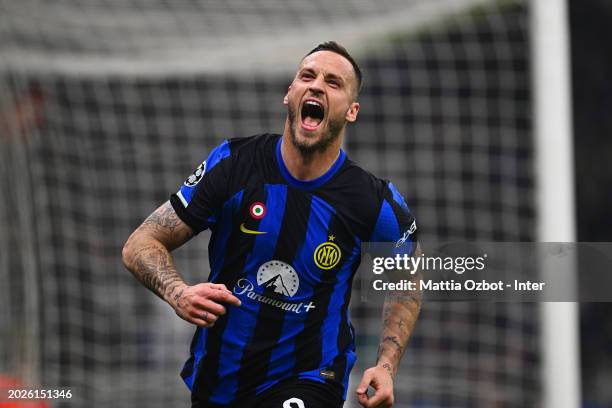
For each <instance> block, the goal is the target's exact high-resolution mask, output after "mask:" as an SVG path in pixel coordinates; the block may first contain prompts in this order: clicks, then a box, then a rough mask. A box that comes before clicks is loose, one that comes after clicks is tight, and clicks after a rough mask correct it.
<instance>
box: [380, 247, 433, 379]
mask: <svg viewBox="0 0 612 408" xmlns="http://www.w3.org/2000/svg"><path fill="white" fill-rule="evenodd" d="M417 251H418V252H416V253H415V255H414V256H418V255H419V253H420V251H419V250H417ZM418 278H419V274H418V273H417V274H414V275H411V278H410V280H412V281H413V282H417V284H418ZM421 295H422V294H421V291H420V290H414V291H408V290H407V291H396V292H395V293H392V294H388V295H387V297H386V299H385V303H384V306H383V329H382V332H381V336H380V338H381V342H380V345H379V347H378V357H377V362H376V365H377V366H381V367H383V368H384V369H385V370H386V371H387V372H388V373H389V375H390V376H391V378H394V377H395V374H396V373H397V369H398V366H399V363H400V360H401V358H402V356H403V355H404V352H405V351H406V346H407V345H408V341H409V340H410V335H411V334H412V330H413V329H414V325H415V324H416V321H417V319H418V317H419V311H420V310H421Z"/></svg>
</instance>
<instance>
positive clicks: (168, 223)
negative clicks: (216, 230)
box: [139, 201, 193, 250]
mask: <svg viewBox="0 0 612 408" xmlns="http://www.w3.org/2000/svg"><path fill="white" fill-rule="evenodd" d="M139 229H141V230H143V231H146V232H147V233H148V234H150V235H152V236H156V237H159V239H160V241H162V242H165V243H167V245H166V246H167V248H168V249H169V250H172V249H175V248H177V247H179V246H180V245H182V244H183V243H185V242H186V241H188V240H189V239H190V238H192V237H193V231H192V230H191V228H189V227H188V226H187V225H186V224H185V223H183V222H182V221H181V219H180V218H179V217H178V215H176V212H175V211H174V208H172V205H171V204H170V202H169V201H166V202H165V203H164V204H163V205H162V206H160V207H159V208H158V209H157V210H155V211H154V212H153V214H151V215H149V217H148V218H147V219H146V220H145V221H144V222H143V223H142V225H141V226H140V227H139Z"/></svg>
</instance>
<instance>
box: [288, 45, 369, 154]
mask: <svg viewBox="0 0 612 408" xmlns="http://www.w3.org/2000/svg"><path fill="white" fill-rule="evenodd" d="M356 88H357V78H356V76H355V73H354V71H353V66H352V65H351V63H350V62H349V61H348V60H347V59H346V58H344V57H343V56H341V55H339V54H336V53H335V52H331V51H318V52H315V53H313V54H311V55H308V56H307V57H306V58H304V60H303V61H302V64H301V65H300V67H299V69H298V72H297V74H296V76H295V78H294V79H293V82H292V83H291V85H290V86H289V90H288V92H287V95H285V99H284V103H285V105H287V118H288V120H289V133H290V136H291V141H292V143H293V145H294V146H295V147H297V148H298V149H299V150H300V151H301V152H302V153H303V154H306V155H307V154H312V153H314V152H316V151H324V150H325V149H326V148H327V147H329V146H330V145H332V144H333V143H334V142H335V141H337V140H338V137H339V136H340V134H341V133H342V131H343V130H344V127H345V126H346V123H347V122H354V121H355V120H356V119H357V113H358V112H359V104H358V103H357V102H355V93H356Z"/></svg>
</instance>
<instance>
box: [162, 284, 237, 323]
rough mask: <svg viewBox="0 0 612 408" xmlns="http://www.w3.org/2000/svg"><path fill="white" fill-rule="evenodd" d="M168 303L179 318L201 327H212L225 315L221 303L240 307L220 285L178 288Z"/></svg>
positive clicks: (182, 286) (230, 293)
mask: <svg viewBox="0 0 612 408" xmlns="http://www.w3.org/2000/svg"><path fill="white" fill-rule="evenodd" d="M168 303H170V305H171V306H172V307H173V308H174V311H175V312H176V314H177V315H178V316H179V317H180V318H182V319H183V320H186V321H188V322H189V323H193V324H196V325H198V326H201V327H212V326H214V324H215V322H216V321H217V319H218V318H219V316H222V315H224V314H225V313H226V309H225V306H223V305H222V303H224V304H227V305H233V306H240V305H241V302H240V299H238V298H237V297H236V296H234V295H233V294H232V292H231V291H230V290H228V289H227V288H226V287H225V285H223V284H220V283H199V284H197V285H193V286H189V285H181V286H178V287H176V288H175V289H174V290H173V294H172V295H171V299H170V300H169V302H168Z"/></svg>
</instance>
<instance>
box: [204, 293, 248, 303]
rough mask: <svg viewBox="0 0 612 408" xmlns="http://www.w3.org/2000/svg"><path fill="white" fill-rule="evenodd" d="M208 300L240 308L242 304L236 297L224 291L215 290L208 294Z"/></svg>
mask: <svg viewBox="0 0 612 408" xmlns="http://www.w3.org/2000/svg"><path fill="white" fill-rule="evenodd" d="M208 298H209V299H212V300H216V301H217V302H224V303H229V304H230V305H234V306H240V305H241V304H242V302H240V299H238V298H237V297H236V296H234V295H232V294H231V293H229V292H225V291H222V290H215V291H212V292H210V293H209V294H208Z"/></svg>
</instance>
